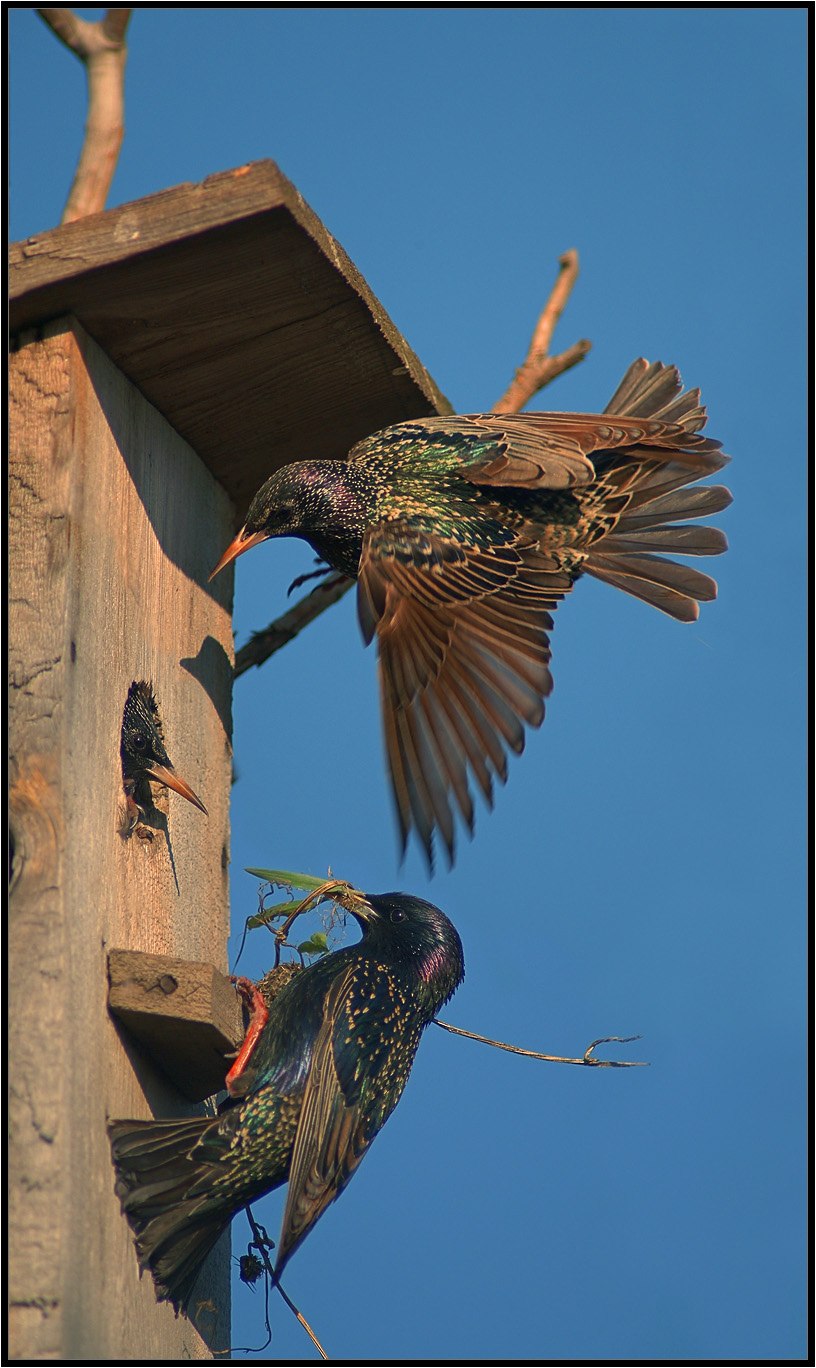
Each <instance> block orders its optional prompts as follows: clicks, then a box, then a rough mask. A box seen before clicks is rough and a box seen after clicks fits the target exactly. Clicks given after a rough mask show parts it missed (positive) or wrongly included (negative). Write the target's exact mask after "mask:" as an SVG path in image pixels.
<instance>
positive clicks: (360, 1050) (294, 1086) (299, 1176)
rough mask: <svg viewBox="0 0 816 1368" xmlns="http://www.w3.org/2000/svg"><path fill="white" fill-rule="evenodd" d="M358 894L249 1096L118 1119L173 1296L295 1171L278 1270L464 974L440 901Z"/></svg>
mask: <svg viewBox="0 0 816 1368" xmlns="http://www.w3.org/2000/svg"><path fill="white" fill-rule="evenodd" d="M348 906H349V910H350V911H352V914H353V915H354V916H355V917H356V918H357V920H358V921H359V923H360V925H361V926H362V927H363V938H362V940H361V941H360V942H359V944H357V945H353V946H350V947H348V948H347V949H344V950H340V951H337V952H335V953H334V954H331V955H327V956H325V957H324V958H322V959H320V960H318V961H317V962H316V963H314V964H312V965H310V966H309V968H308V969H304V970H303V971H302V972H301V973H298V974H296V975H295V976H294V977H292V978H291V979H290V981H289V982H288V983H287V984H286V985H285V987H283V988H282V989H281V990H280V992H278V993H277V994H276V995H275V997H274V998H273V1000H272V1001H271V1003H270V1007H269V1019H268V1021H267V1023H266V1026H265V1027H264V1030H263V1032H262V1034H261V1036H260V1039H259V1041H258V1044H257V1046H256V1047H255V1050H254V1052H253V1055H252V1070H253V1082H252V1084H251V1090H250V1091H249V1092H248V1094H247V1096H246V1097H245V1098H243V1099H242V1100H240V1101H238V1102H235V1103H232V1104H231V1105H229V1106H228V1108H227V1109H226V1110H225V1111H224V1112H223V1114H222V1115H221V1116H219V1117H217V1118H215V1119H213V1118H205V1119H202V1120H194V1121H113V1122H111V1123H110V1125H109V1132H110V1137H111V1145H112V1150H113V1157H114V1163H115V1165H116V1171H117V1183H116V1190H117V1193H118V1194H119V1196H120V1198H121V1200H122V1209H123V1211H124V1212H125V1213H126V1215H127V1217H128V1220H129V1221H130V1223H131V1225H132V1226H133V1228H134V1231H135V1234H136V1243H137V1249H138V1252H139V1256H140V1260H141V1262H142V1264H143V1265H144V1266H148V1267H150V1268H151V1270H152V1271H153V1274H154V1278H155V1281H156V1288H157V1295H158V1296H159V1297H160V1298H162V1299H167V1300H170V1301H173V1302H174V1303H175V1304H176V1305H177V1306H181V1307H185V1306H187V1305H188V1303H189V1300H190V1295H191V1293H192V1289H193V1285H194V1283H195V1280H196V1277H197V1275H198V1271H199V1268H200V1266H201V1263H202V1261H203V1260H204V1258H205V1257H206V1255H207V1253H208V1252H209V1250H210V1249H211V1247H212V1245H213V1244H214V1243H215V1241H216V1240H217V1239H218V1237H219V1235H220V1234H221V1232H222V1231H223V1230H224V1228H225V1227H226V1225H227V1224H228V1223H229V1221H230V1219H231V1217H232V1215H233V1213H234V1212H235V1211H237V1210H238V1209H239V1208H240V1207H242V1206H244V1205H246V1203H247V1202H251V1201H253V1200H254V1199H255V1198H257V1197H259V1196H261V1195H262V1194H263V1193H266V1192H269V1191H270V1190H271V1189H272V1188H275V1187H278V1186H280V1184H281V1183H284V1182H286V1181H287V1179H288V1181H289V1192H288V1196H287V1205H286V1211H285V1213H284V1218H283V1227H282V1232H281V1238H280V1241H279V1244H278V1251H277V1263H276V1271H277V1272H278V1273H280V1271H281V1270H282V1269H283V1266H284V1264H285V1263H286V1261H287V1260H288V1259H289V1257H290V1256H291V1254H292V1253H293V1252H294V1250H295V1249H296V1248H297V1246H298V1245H299V1243H300V1242H301V1240H302V1239H303V1238H304V1236H305V1235H306V1234H307V1233H308V1231H309V1230H310V1229H311V1227H312V1225H313V1224H314V1222H315V1221H316V1220H317V1219H318V1217H319V1216H320V1215H321V1214H322V1212H323V1211H324V1210H325V1208H326V1207H327V1206H328V1205H329V1203H330V1202H332V1201H334V1199H335V1198H336V1197H337V1196H339V1194H340V1192H342V1190H343V1188H344V1187H345V1185H346V1183H347V1182H348V1181H349V1178H350V1177H351V1175H352V1174H353V1173H354V1171H355V1169H356V1168H357V1166H358V1164H359V1163H360V1160H361V1159H362V1157H363V1155H364V1154H365V1152H366V1150H367V1148H368V1146H369V1145H370V1143H371V1141H372V1140H373V1138H374V1136H375V1135H376V1134H377V1132H378V1131H379V1130H380V1128H381V1127H382V1125H383V1124H384V1122H385V1121H386V1120H387V1119H388V1117H389V1115H390V1114H391V1112H392V1111H393V1109H394V1107H395V1106H396V1104H397V1102H398V1101H399V1098H400V1096H401V1094H402V1090H403V1088H404V1086H405V1083H406V1082H407V1079H408V1075H409V1073H410V1070H411V1065H412V1063H413V1059H414V1055H415V1053H416V1049H417V1046H418V1044H419V1040H420V1036H421V1035H422V1032H423V1030H424V1029H425V1027H426V1026H427V1025H428V1024H429V1023H430V1022H431V1021H432V1020H433V1017H434V1016H435V1015H436V1013H437V1012H438V1011H439V1009H440V1007H441V1006H442V1005H443V1003H445V1002H446V1001H447V1000H448V998H449V997H450V996H451V994H452V993H453V992H454V991H455V989H456V987H457V986H458V984H459V983H460V982H461V980H462V977H463V974H464V961H463V956H462V946H461V942H460V940H459V937H458V935H457V933H456V930H455V929H454V927H453V926H452V925H451V923H450V922H449V921H448V919H447V917H445V916H444V914H443V913H442V912H440V911H439V910H438V908H435V907H433V906H432V905H431V904H430V903H426V902H423V900H422V899H420V898H412V897H409V896H407V895H405V894H400V893H389V894H380V895H376V896H375V895H359V900H355V901H354V902H350V903H349V904H348Z"/></svg>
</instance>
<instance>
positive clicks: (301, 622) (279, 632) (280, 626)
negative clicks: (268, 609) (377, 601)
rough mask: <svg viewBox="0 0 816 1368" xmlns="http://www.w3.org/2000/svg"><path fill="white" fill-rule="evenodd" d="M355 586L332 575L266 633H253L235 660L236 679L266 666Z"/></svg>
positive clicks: (271, 625)
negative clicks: (255, 667)
mask: <svg viewBox="0 0 816 1368" xmlns="http://www.w3.org/2000/svg"><path fill="white" fill-rule="evenodd" d="M353 584H354V580H352V579H349V577H348V575H341V574H339V573H338V574H334V575H330V576H328V578H327V579H326V580H325V581H324V583H323V584H319V585H318V586H317V588H316V589H313V590H312V591H311V593H309V594H307V595H306V596H305V598H302V599H299V600H298V602H297V603H296V604H295V605H294V607H293V608H290V609H289V611H288V612H287V613H283V614H282V615H281V616H280V617H279V618H275V621H274V622H270V624H269V626H268V627H265V628H264V629H263V631H261V632H254V633H253V635H252V636H251V637H250V639H249V641H248V642H247V643H246V645H245V646H242V647H241V649H240V651H239V652H238V654H237V655H236V657H235V678H236V679H237V678H238V676H239V675H242V674H243V673H244V672H245V671H246V670H248V669H250V668H251V666H253V665H263V663H264V661H265V660H268V659H269V657H270V656H271V655H274V654H275V652H276V651H279V650H280V648H281V646H285V645H286V644H287V642H289V641H291V640H292V639H293V638H294V637H296V636H297V635H298V633H299V632H302V631H303V628H304V627H308V625H309V623H310V622H314V620H315V618H316V617H319V616H320V614H321V613H324V612H325V611H326V609H327V608H331V606H332V604H333V603H337V601H338V599H341V598H342V597H343V595H344V594H347V593H348V591H349V589H350V588H351V587H352V585H353Z"/></svg>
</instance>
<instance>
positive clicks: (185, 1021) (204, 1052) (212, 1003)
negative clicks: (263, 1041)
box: [108, 950, 244, 1102]
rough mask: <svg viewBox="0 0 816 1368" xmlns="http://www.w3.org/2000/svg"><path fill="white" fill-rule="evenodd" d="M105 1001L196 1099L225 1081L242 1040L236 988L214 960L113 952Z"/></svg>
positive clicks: (187, 1094)
mask: <svg viewBox="0 0 816 1368" xmlns="http://www.w3.org/2000/svg"><path fill="white" fill-rule="evenodd" d="M108 979H109V981H110V989H109V992H108V1007H109V1009H110V1011H111V1012H112V1013H113V1015H114V1016H115V1017H117V1018H118V1020H119V1021H121V1022H122V1025H123V1026H124V1027H125V1029H126V1030H127V1032H128V1034H129V1035H130V1037H131V1039H132V1040H135V1041H137V1042H138V1044H139V1045H141V1046H142V1047H143V1048H144V1049H145V1050H146V1051H147V1053H148V1054H149V1055H150V1057H151V1059H152V1060H153V1061H154V1062H155V1063H156V1064H157V1065H158V1067H159V1068H160V1069H161V1070H162V1072H163V1073H165V1074H167V1076H168V1078H169V1079H171V1081H172V1082H173V1083H174V1084H175V1085H176V1087H177V1088H178V1090H179V1092H180V1093H183V1095H184V1096H185V1097H186V1098H188V1099H189V1101H191V1102H201V1101H203V1100H204V1098H206V1097H211V1096H212V1095H213V1094H214V1093H217V1092H219V1091H220V1089H221V1088H223V1086H224V1078H225V1076H226V1074H227V1071H228V1069H229V1068H230V1065H231V1064H232V1058H231V1057H230V1058H227V1055H228V1054H229V1053H230V1052H231V1051H234V1050H235V1049H236V1048H237V1047H238V1046H239V1045H240V1043H241V1041H242V1040H243V1038H244V1026H243V1014H242V1012H241V1003H240V999H239V997H238V994H237V993H236V991H235V988H234V987H233V985H232V983H231V982H230V980H229V979H228V978H227V976H226V975H225V974H221V973H219V971H218V970H217V969H216V967H215V965H214V964H205V963H203V962H202V961H201V960H183V959H177V958H175V957H174V956H173V955H145V954H143V953H141V952H140V951H138V950H110V951H109V952H108Z"/></svg>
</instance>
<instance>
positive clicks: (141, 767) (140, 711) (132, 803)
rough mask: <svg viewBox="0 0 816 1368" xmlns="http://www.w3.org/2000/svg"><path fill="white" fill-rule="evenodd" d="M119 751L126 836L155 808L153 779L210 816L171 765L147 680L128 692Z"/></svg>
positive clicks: (151, 687) (131, 687)
mask: <svg viewBox="0 0 816 1368" xmlns="http://www.w3.org/2000/svg"><path fill="white" fill-rule="evenodd" d="M119 750H120V755H121V758H122V782H123V787H124V790H125V800H126V805H127V818H126V822H125V827H124V834H126V835H127V834H129V833H130V832H131V831H132V830H133V828H134V827H135V825H136V823H137V821H138V820H139V813H140V812H144V811H146V810H147V809H148V808H151V807H152V806H153V798H152V794H151V792H150V780H151V779H153V780H154V781H155V782H156V783H158V784H166V785H167V787H168V788H171V789H175V791H176V793H180V794H181V796H182V798H186V799H187V801H188V803H192V804H193V806H194V807H197V808H198V809H199V810H200V811H201V812H203V813H204V814H205V815H206V813H207V809H206V808H205V806H204V804H203V803H202V801H201V799H200V798H199V797H198V796H197V795H196V794H195V793H193V790H192V789H191V788H190V785H189V784H188V783H186V781H185V780H184V779H182V777H181V775H180V774H177V773H176V771H175V770H174V769H173V766H172V765H171V763H170V757H169V756H168V754H167V751H166V750H165V746H164V732H163V730H162V724H161V718H160V717H159V709H158V704H157V703H156V696H155V694H154V692H153V686H152V684H149V683H148V682H147V680H145V679H141V680H138V681H134V682H133V683H132V684H131V686H130V688H129V689H128V696H127V699H126V701H125V711H124V714H123V717H122V735H121V741H120V747H119Z"/></svg>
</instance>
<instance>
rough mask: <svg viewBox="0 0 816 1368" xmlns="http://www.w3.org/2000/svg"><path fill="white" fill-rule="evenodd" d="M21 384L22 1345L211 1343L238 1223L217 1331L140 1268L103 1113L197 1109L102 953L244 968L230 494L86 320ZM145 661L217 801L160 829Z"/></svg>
mask: <svg viewBox="0 0 816 1368" xmlns="http://www.w3.org/2000/svg"><path fill="white" fill-rule="evenodd" d="M11 397H12V419H11V431H12V452H11V499H10V514H11V544H10V673H11V690H10V695H11V723H10V742H11V746H10V749H11V755H12V762H11V774H10V815H11V836H12V841H13V846H14V860H13V873H12V893H11V904H10V913H11V916H10V940H9V953H10V982H11V1023H12V1026H11V1059H12V1062H11V1069H10V1082H11V1101H10V1120H11V1154H10V1188H11V1192H10V1225H9V1229H10V1252H11V1260H10V1266H11V1280H10V1292H11V1345H12V1349H11V1356H12V1357H15V1358H25V1359H41V1358H42V1359H62V1360H74V1359H78V1360H82V1359H85V1360H90V1361H93V1360H113V1361H117V1362H119V1361H123V1360H130V1359H136V1360H141V1361H150V1360H157V1359H158V1360H161V1359H165V1360H171V1361H173V1360H177V1359H182V1358H208V1357H211V1353H210V1348H209V1347H208V1345H215V1346H223V1345H224V1344H225V1343H226V1342H227V1338H228V1334H229V1283H228V1265H229V1249H228V1237H227V1240H226V1241H225V1242H224V1243H222V1244H221V1245H220V1246H219V1247H218V1249H216V1250H215V1251H214V1253H213V1255H212V1256H211V1260H210V1263H209V1265H208V1269H207V1271H206V1274H205V1276H204V1277H203V1278H202V1281H201V1283H200V1284H199V1287H200V1292H201V1296H200V1301H201V1305H200V1306H199V1308H198V1312H197V1323H198V1326H199V1329H200V1331H201V1334H199V1333H198V1330H197V1329H196V1328H195V1327H194V1326H193V1325H192V1324H190V1323H188V1322H187V1321H185V1320H183V1319H176V1318H175V1316H174V1314H173V1311H172V1309H171V1308H170V1307H169V1306H167V1305H164V1304H163V1305H158V1304H157V1303H156V1302H155V1299H154V1292H153V1287H152V1283H151V1280H150V1278H149V1277H145V1278H143V1279H142V1280H141V1282H140V1280H139V1273H138V1268H137V1262H136V1257H135V1253H134V1249H133V1243H132V1240H131V1236H130V1231H129V1229H128V1226H127V1224H126V1222H125V1220H124V1218H123V1217H122V1215H121V1213H120V1210H119V1203H118V1200H117V1199H116V1197H115V1196H114V1192H113V1169H112V1166H111V1160H110V1152H109V1147H108V1141H107V1135H106V1131H105V1123H106V1119H107V1118H108V1117H148V1116H151V1115H159V1116H172V1115H195V1114H200V1113H201V1111H202V1108H201V1107H191V1106H190V1105H188V1104H185V1103H184V1102H183V1099H181V1098H180V1097H179V1094H178V1092H177V1091H176V1090H175V1089H174V1088H173V1087H171V1086H170V1085H169V1084H168V1083H167V1080H166V1078H165V1077H164V1076H162V1075H160V1074H159V1073H158V1071H156V1070H155V1069H154V1068H153V1067H152V1066H151V1065H150V1062H149V1060H147V1058H146V1057H145V1056H144V1055H143V1054H142V1053H141V1052H140V1051H139V1049H138V1048H137V1047H135V1046H134V1045H133V1044H132V1042H131V1041H130V1040H129V1039H128V1038H127V1036H126V1034H125V1033H124V1032H122V1031H121V1029H118V1028H117V1027H116V1025H115V1023H114V1021H113V1019H112V1018H111V1017H110V1016H109V1014H108V1011H107V988H108V982H107V949H108V947H109V946H111V945H116V946H128V947H131V948H133V949H137V950H144V951H149V952H153V953H160V954H172V955H175V956H178V957H181V958H184V959H201V960H207V961H209V962H211V963H212V964H214V965H216V966H217V967H218V968H219V969H226V937H227V930H228V886H227V885H228V879H227V870H228V860H229V829H228V803H229V789H230V770H231V746H230V701H229V700H230V683H231V661H232V635H231V626H230V616H229V604H228V603H227V602H226V601H225V599H224V598H215V597H213V596H212V595H211V594H210V593H209V592H208V590H207V587H206V576H207V572H208V570H209V567H210V565H211V564H212V561H213V559H214V558H215V557H216V555H217V553H218V551H219V549H220V547H221V546H222V545H223V543H224V540H225V538H226V537H227V536H228V535H229V528H230V526H231V523H232V509H231V506H230V503H229V500H228V499H227V497H226V496H225V494H224V492H223V490H222V489H221V488H220V487H219V486H218V484H217V483H216V482H215V480H214V479H213V478H212V477H211V475H210V474H209V473H208V472H207V471H206V469H205V468H204V467H203V466H202V464H201V462H200V461H198V459H197V458H196V456H195V454H194V452H193V451H192V450H191V449H190V448H189V446H187V444H186V443H185V442H184V441H183V440H182V439H181V438H180V437H179V436H178V435H177V433H175V432H174V431H173V430H172V428H170V427H169V425H168V424H167V423H166V421H165V420H164V419H163V418H162V417H161V415H160V414H159V413H157V412H156V410H155V409H153V408H152V407H151V406H150V405H149V404H148V403H147V402H146V401H145V400H144V398H143V397H142V395H141V394H140V393H139V392H138V391H137V390H136V389H135V388H134V386H133V385H132V384H131V383H130V382H129V381H128V380H127V379H126V378H125V377H124V376H123V375H122V374H121V373H120V372H119V371H118V370H117V369H116V367H115V366H113V365H112V364H111V362H110V361H109V360H108V358H107V357H106V356H105V355H104V354H103V353H102V352H101V351H100V349H99V348H98V347H97V345H96V344H95V343H94V342H93V341H91V340H90V339H89V338H88V337H87V336H86V335H85V334H84V332H83V330H82V329H81V327H79V325H73V326H72V325H71V324H70V323H69V322H66V321H63V322H61V323H56V324H54V325H53V326H52V327H51V328H50V329H49V330H48V331H47V333H46V335H45V336H44V338H43V340H41V341H38V342H36V343H32V344H30V345H27V346H24V347H23V348H22V349H21V350H20V351H18V352H17V353H16V354H15V355H14V356H13V357H12V366H11ZM141 678H146V679H150V680H152V681H153V684H154V686H155V690H156V695H157V698H158V702H159V706H160V709H161V715H162V718H163V721H164V728H165V737H166V741H167V746H168V750H169V753H170V756H171V759H172V760H173V761H174V763H175V764H176V765H177V766H178V768H179V771H180V772H181V773H183V774H184V775H185V777H187V778H188V779H189V781H190V783H191V784H193V785H194V787H195V788H196V790H197V792H199V793H200V794H201V796H202V797H203V799H204V801H205V802H206V804H207V807H208V809H209V818H205V817H204V816H203V814H202V813H200V812H198V811H197V810H196V809H195V808H193V807H192V806H191V805H190V804H189V803H186V802H184V800H183V799H181V798H180V797H178V796H177V795H176V794H169V795H168V794H167V792H166V791H165V790H156V793H157V798H156V805H157V809H158V812H157V815H156V817H155V819H154V821H155V829H154V830H153V831H152V832H151V834H152V836H153V839H152V840H139V839H137V838H136V837H130V838H129V839H123V838H122V837H121V836H120V835H119V834H118V831H117V826H118V824H119V821H120V817H121V802H122V776H121V767H120V758H119V737H120V729H121V722H122V710H123V707H124V702H125V696H126V693H127V690H128V687H129V685H130V683H131V682H132V681H133V680H134V679H141ZM171 857H172V858H171Z"/></svg>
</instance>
